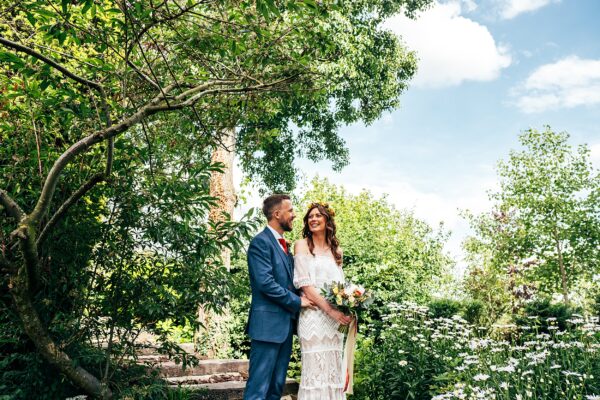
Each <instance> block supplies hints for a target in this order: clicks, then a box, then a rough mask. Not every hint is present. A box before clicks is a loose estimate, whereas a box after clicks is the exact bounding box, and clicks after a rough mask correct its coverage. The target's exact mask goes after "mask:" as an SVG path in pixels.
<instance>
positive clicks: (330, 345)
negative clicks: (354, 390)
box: [294, 254, 346, 400]
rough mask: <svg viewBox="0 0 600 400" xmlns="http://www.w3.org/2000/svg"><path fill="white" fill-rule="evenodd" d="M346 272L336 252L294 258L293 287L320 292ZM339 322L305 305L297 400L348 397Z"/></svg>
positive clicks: (299, 328) (342, 341)
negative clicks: (335, 256) (335, 255)
mask: <svg viewBox="0 0 600 400" xmlns="http://www.w3.org/2000/svg"><path fill="white" fill-rule="evenodd" d="M343 281H344V273H343V272H342V269H341V268H340V267H339V266H338V265H337V264H336V263H335V260H334V259H333V255H331V254H329V255H316V256H312V255H310V254H308V255H303V254H302V255H297V256H295V257H294V286H296V288H301V287H303V286H307V285H310V286H313V287H315V288H316V289H317V291H318V292H319V293H320V292H321V289H322V288H323V285H324V284H325V283H331V282H343ZM339 326H340V325H339V323H338V322H337V321H336V320H334V319H333V318H331V317H330V316H328V315H327V314H325V312H323V311H321V310H320V309H317V310H311V309H308V308H303V309H302V311H301V312H300V319H299V321H298V338H299V339H300V349H301V350H302V376H301V378H300V389H299V391H298V400H339V399H345V398H346V395H345V394H344V383H345V377H344V376H343V372H342V359H343V348H342V347H343V343H344V335H343V334H342V333H340V332H339V331H338V328H339Z"/></svg>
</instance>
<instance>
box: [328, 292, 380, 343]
mask: <svg viewBox="0 0 600 400" xmlns="http://www.w3.org/2000/svg"><path fill="white" fill-rule="evenodd" d="M321 294H322V295H323V297H324V298H325V300H327V301H329V302H330V303H331V304H334V305H335V306H336V307H337V309H338V310H340V311H341V312H343V313H344V314H349V315H353V316H354V318H356V319H358V313H359V312H360V311H363V310H366V309H368V308H369V306H370V305H371V303H373V301H374V298H373V295H372V293H371V292H370V291H369V290H366V289H365V288H364V287H362V286H359V285H356V284H354V283H352V282H350V281H346V282H332V283H331V284H327V283H326V284H325V286H324V287H323V289H321ZM338 330H339V331H340V332H342V333H348V326H346V325H340V327H339V329H338Z"/></svg>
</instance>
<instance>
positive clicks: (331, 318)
mask: <svg viewBox="0 0 600 400" xmlns="http://www.w3.org/2000/svg"><path fill="white" fill-rule="evenodd" d="M263 213H264V214H265V216H266V217H267V221H268V224H267V227H266V228H265V229H264V230H263V231H262V232H261V233H259V234H258V235H257V236H256V237H255V238H254V239H253V240H252V242H251V243H250V247H249V248H248V270H249V272H250V286H251V288H252V304H251V306H250V316H249V320H248V327H247V330H248V334H249V335H250V339H251V347H250V371H249V377H248V382H247V383H246V390H245V392H244V400H279V399H280V398H281V395H282V392H283V388H284V385H285V379H286V375H287V369H288V364H289V361H290V355H291V352H292V335H293V334H294V333H296V332H297V334H298V338H299V341H300V348H301V351H302V375H301V381H300V389H299V391H298V400H313V399H314V400H329V399H331V400H335V399H345V394H344V386H345V382H346V371H345V367H344V366H343V355H342V352H343V348H342V347H343V341H344V336H343V334H342V333H340V332H339V331H338V328H339V326H340V324H342V325H348V324H350V322H351V321H352V318H351V317H350V316H347V315H345V314H343V313H342V312H341V311H339V310H338V309H336V308H335V307H334V306H333V305H332V304H330V303H329V302H328V301H327V300H325V299H324V298H323V297H322V296H321V294H320V290H321V288H323V286H324V284H329V283H332V282H343V281H344V273H343V271H342V250H341V248H340V247H339V242H338V240H337V238H336V236H335V234H336V226H335V221H334V212H333V210H332V209H331V208H330V207H329V206H328V205H327V204H323V203H312V204H311V205H310V206H309V208H308V211H307V212H306V214H305V215H304V218H303V222H304V227H303V229H302V236H303V239H301V240H298V241H297V242H296V243H295V244H294V255H293V256H292V254H291V252H290V249H289V248H288V243H287V242H286V241H285V239H284V238H283V233H284V232H289V231H291V230H292V223H293V220H294V218H295V215H294V209H293V206H292V202H291V200H290V197H289V196H287V195H284V194H276V195H272V196H269V197H267V198H266V199H265V200H264V202H263Z"/></svg>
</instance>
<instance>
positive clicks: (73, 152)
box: [27, 76, 294, 223]
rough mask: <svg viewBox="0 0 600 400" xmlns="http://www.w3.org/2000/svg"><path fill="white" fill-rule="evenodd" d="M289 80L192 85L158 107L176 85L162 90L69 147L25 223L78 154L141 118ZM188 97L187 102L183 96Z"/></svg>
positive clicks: (40, 211)
mask: <svg viewBox="0 0 600 400" xmlns="http://www.w3.org/2000/svg"><path fill="white" fill-rule="evenodd" d="M291 79H294V76H291V77H286V78H283V79H280V80H278V81H275V82H271V83H266V84H262V85H255V86H247V87H237V88H227V87H224V88H217V89H210V88H211V87H214V86H221V85H226V84H231V82H232V81H209V82H205V83H203V84H201V85H198V86H195V87H193V88H191V89H189V90H187V91H185V92H183V93H181V94H180V95H178V96H175V98H174V99H175V100H176V101H175V102H172V103H163V104H160V103H161V101H166V97H167V95H168V94H169V92H170V91H171V90H173V89H174V88H175V86H176V85H175V84H171V85H169V86H167V87H165V89H164V90H163V94H159V95H157V96H156V97H155V98H154V99H153V100H151V101H150V102H149V103H147V104H146V105H145V106H143V107H142V108H140V109H139V110H138V111H137V112H135V113H134V114H132V115H131V116H129V117H127V118H125V119H123V120H121V121H120V122H119V123H117V124H114V125H112V126H110V127H107V128H106V129H103V130H101V131H98V132H95V133H93V134H91V135H90V136H87V137H85V138H83V139H81V140H79V141H78V142H76V143H74V144H73V145H72V146H71V147H69V148H68V149H67V150H66V151H65V152H64V153H63V154H62V155H61V156H60V157H59V158H58V159H57V160H56V161H55V162H54V165H53V166H52V168H51V169H50V172H48V176H47V177H46V181H45V182H44V187H43V189H42V193H41V195H40V197H39V199H38V202H37V204H36V206H35V208H34V210H33V212H32V213H31V214H30V215H29V217H28V218H27V219H28V222H29V221H31V222H35V223H37V222H39V220H40V219H41V217H42V216H43V215H44V214H45V213H46V212H47V210H48V206H49V204H50V201H51V199H52V197H53V195H54V191H55V189H56V184H57V182H58V178H59V176H60V174H61V173H62V171H63V170H64V168H65V167H66V166H67V165H68V164H69V163H70V162H71V161H72V160H73V159H74V158H75V157H76V156H78V155H79V154H82V153H84V152H85V151H87V149H89V148H90V147H91V146H93V145H95V144H97V143H99V142H101V141H103V140H106V139H110V138H113V137H115V136H117V135H119V134H120V133H123V132H125V131H126V130H127V129H129V128H130V127H132V126H134V125H137V124H138V123H139V122H140V121H141V120H143V119H144V118H146V117H148V116H150V115H153V114H156V113H159V112H162V111H171V110H180V109H183V108H186V107H189V106H193V105H194V104H195V103H196V102H197V101H198V100H199V99H200V98H201V97H203V96H206V95H209V94H217V93H245V92H252V91H260V90H265V89H270V88H272V87H275V86H277V85H279V84H281V83H283V82H287V81H289V80H291ZM188 96H190V97H189V98H187V99H186V97H188Z"/></svg>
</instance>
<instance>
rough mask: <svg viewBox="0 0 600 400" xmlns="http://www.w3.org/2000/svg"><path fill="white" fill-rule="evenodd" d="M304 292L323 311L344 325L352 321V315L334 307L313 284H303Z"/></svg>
mask: <svg viewBox="0 0 600 400" xmlns="http://www.w3.org/2000/svg"><path fill="white" fill-rule="evenodd" d="M302 293H303V294H304V296H306V298H307V299H309V300H310V301H312V302H313V303H314V304H316V305H317V307H319V308H320V309H321V310H323V312H325V313H326V314H327V315H329V316H330V317H331V318H333V319H335V320H336V321H337V322H339V323H340V324H342V325H348V324H349V323H350V321H352V317H349V316H347V315H345V314H344V313H343V312H341V311H340V310H338V309H337V308H335V307H333V306H332V305H331V304H330V303H329V302H328V301H327V300H325V298H324V297H323V296H321V294H320V293H319V292H318V291H317V289H316V288H315V287H313V286H302Z"/></svg>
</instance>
